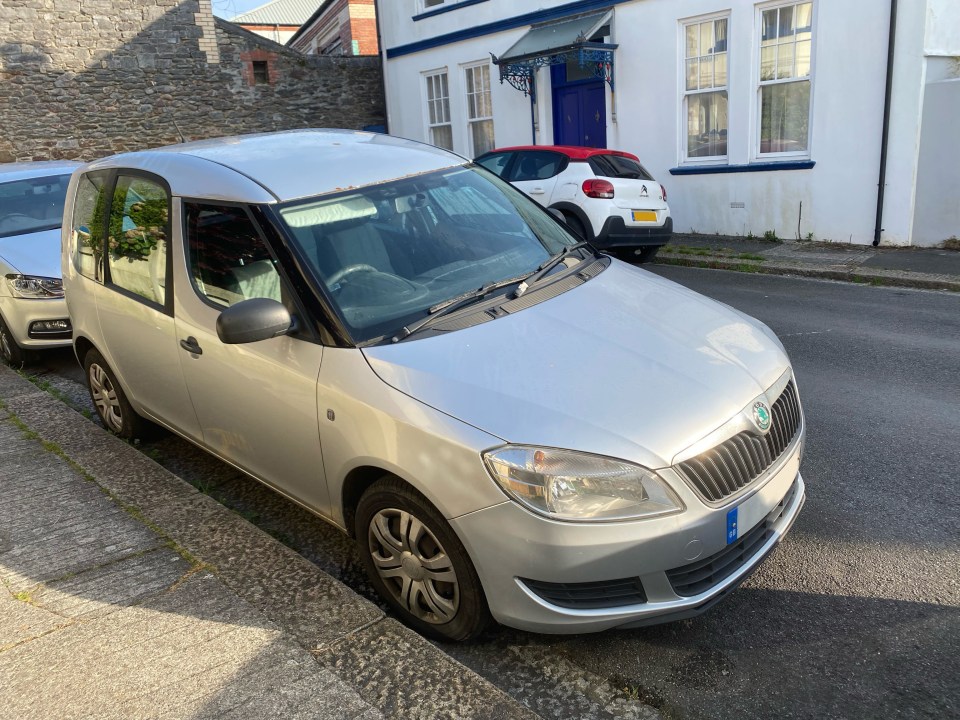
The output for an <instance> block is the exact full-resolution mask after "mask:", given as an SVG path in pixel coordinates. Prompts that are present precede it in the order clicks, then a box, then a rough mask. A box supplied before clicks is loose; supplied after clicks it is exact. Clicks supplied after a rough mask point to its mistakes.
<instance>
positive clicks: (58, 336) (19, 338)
mask: <svg viewBox="0 0 960 720" xmlns="http://www.w3.org/2000/svg"><path fill="white" fill-rule="evenodd" d="M0 315H3V320H4V322H5V323H6V325H7V327H8V328H9V330H10V334H11V335H12V336H13V339H14V340H15V341H16V343H17V345H19V346H20V347H22V348H29V349H36V350H41V349H44V348H55V347H69V346H70V342H71V335H72V330H70V329H67V330H64V331H62V332H44V331H37V330H36V329H35V327H36V326H35V323H39V322H42V321H44V320H65V321H67V322H68V323H69V321H70V314H69V313H68V312H67V303H66V301H65V300H64V299H63V298H14V297H9V296H5V297H0ZM32 328H34V329H32Z"/></svg>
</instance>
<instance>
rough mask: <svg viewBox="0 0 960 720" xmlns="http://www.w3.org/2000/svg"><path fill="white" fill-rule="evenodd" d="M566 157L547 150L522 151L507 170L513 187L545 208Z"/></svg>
mask: <svg viewBox="0 0 960 720" xmlns="http://www.w3.org/2000/svg"><path fill="white" fill-rule="evenodd" d="M567 161H568V158H567V156H566V155H563V154H561V153H557V152H550V151H547V150H523V151H520V152H518V153H516V158H515V159H514V162H513V164H512V165H511V167H510V169H509V177H508V178H507V179H508V180H509V181H510V182H511V183H512V184H513V185H515V186H516V187H517V188H519V189H520V190H522V191H523V192H525V193H526V194H527V195H529V196H530V197H532V198H533V199H534V200H536V201H537V202H538V203H540V204H541V205H543V206H544V207H547V206H549V205H550V200H551V198H552V197H553V192H554V189H555V188H556V185H557V175H558V174H559V173H560V172H562V171H563V169H564V168H565V167H566V166H567Z"/></svg>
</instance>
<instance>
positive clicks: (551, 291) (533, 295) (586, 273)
mask: <svg viewBox="0 0 960 720" xmlns="http://www.w3.org/2000/svg"><path fill="white" fill-rule="evenodd" d="M606 266H607V263H606V262H604V261H603V260H595V261H594V262H592V263H590V264H589V265H587V267H585V268H584V269H583V270H581V271H579V272H577V273H576V274H574V275H568V276H567V277H565V278H563V280H557V281H556V282H554V283H553V284H552V285H546V286H544V287H543V289H538V290H537V291H536V292H530V293H526V294H524V295H521V296H520V297H518V298H517V299H516V300H511V301H510V302H507V303H504V304H503V305H502V306H501V307H502V308H503V309H504V311H506V312H508V313H515V312H518V311H520V310H525V309H526V308H528V307H533V306H534V305H537V304H538V303H542V302H544V301H546V300H550V299H552V298H555V297H557V296H558V295H562V294H563V293H565V292H567V291H568V290H573V288H575V287H577V286H578V285H582V284H583V283H585V282H586V281H587V280H590V279H591V278H594V277H596V276H597V275H599V274H600V272H601V271H602V270H603V269H604V268H605V267H606Z"/></svg>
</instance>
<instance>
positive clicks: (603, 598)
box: [520, 577, 647, 610]
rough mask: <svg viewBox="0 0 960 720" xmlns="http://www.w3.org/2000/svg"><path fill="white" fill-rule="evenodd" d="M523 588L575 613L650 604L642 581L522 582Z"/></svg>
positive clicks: (523, 580)
mask: <svg viewBox="0 0 960 720" xmlns="http://www.w3.org/2000/svg"><path fill="white" fill-rule="evenodd" d="M520 580H521V581H522V582H523V584H524V585H526V586H527V587H528V588H530V589H531V590H532V591H533V592H534V593H536V595H537V596H538V597H540V598H542V599H544V600H546V601H547V602H548V603H550V604H551V605H558V606H560V607H565V608H573V609H576V610H589V609H593V608H611V607H620V606H622V605H638V604H640V603H645V602H646V601H647V594H646V593H645V592H644V591H643V585H642V584H641V582H640V578H636V577H633V578H622V579H620V580H601V581H598V582H587V583H549V582H541V581H539V580H526V579H524V578H520Z"/></svg>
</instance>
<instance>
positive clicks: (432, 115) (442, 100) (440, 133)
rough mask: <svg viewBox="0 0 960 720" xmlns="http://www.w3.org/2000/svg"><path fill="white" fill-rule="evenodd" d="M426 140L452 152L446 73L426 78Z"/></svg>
mask: <svg viewBox="0 0 960 720" xmlns="http://www.w3.org/2000/svg"><path fill="white" fill-rule="evenodd" d="M425 79H426V81H427V119H428V123H427V129H428V134H429V137H428V140H429V141H430V143H431V144H432V145H436V146H437V147H442V148H446V149H447V150H453V127H452V126H451V125H450V89H449V86H448V85H447V71H446V70H442V71H440V72H436V73H433V74H431V75H427V76H426V78H425Z"/></svg>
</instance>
